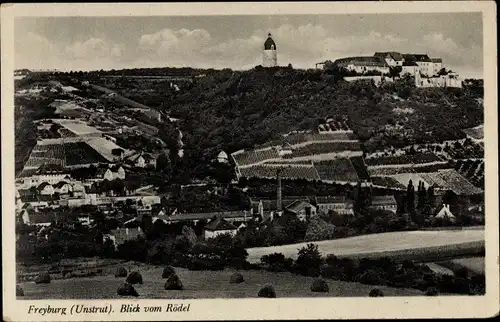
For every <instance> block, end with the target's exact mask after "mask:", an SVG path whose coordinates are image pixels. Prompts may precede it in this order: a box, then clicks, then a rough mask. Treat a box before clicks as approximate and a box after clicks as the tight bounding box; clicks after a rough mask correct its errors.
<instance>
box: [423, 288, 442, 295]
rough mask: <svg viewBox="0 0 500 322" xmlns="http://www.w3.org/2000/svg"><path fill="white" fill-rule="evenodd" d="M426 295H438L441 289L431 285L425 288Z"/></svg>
mask: <svg viewBox="0 0 500 322" xmlns="http://www.w3.org/2000/svg"><path fill="white" fill-rule="evenodd" d="M425 295H426V296H438V295H439V291H438V289H437V288H435V287H429V288H428V289H427V290H425Z"/></svg>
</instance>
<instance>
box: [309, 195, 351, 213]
mask: <svg viewBox="0 0 500 322" xmlns="http://www.w3.org/2000/svg"><path fill="white" fill-rule="evenodd" d="M316 205H317V207H318V211H319V212H322V213H328V212H329V211H330V210H331V211H334V212H336V213H337V214H339V215H350V216H352V215H354V210H353V204H352V201H350V200H348V199H347V198H346V197H344V196H326V197H316Z"/></svg>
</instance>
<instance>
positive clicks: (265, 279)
mask: <svg viewBox="0 0 500 322" xmlns="http://www.w3.org/2000/svg"><path fill="white" fill-rule="evenodd" d="M124 266H125V267H126V268H127V269H129V268H132V269H133V270H138V271H139V272H140V273H141V274H142V277H143V280H144V284H142V285H134V287H135V289H136V290H137V292H138V293H139V295H140V297H139V298H147V299H160V298H165V299H167V298H170V299H193V298H200V299H202V298H248V297H250V298H251V297H257V293H258V292H259V289H260V288H261V287H262V286H264V285H265V284H268V283H270V284H272V285H273V286H274V287H275V289H276V294H277V296H278V297H346V296H367V295H368V294H369V292H370V290H372V289H373V288H378V289H380V290H382V292H384V294H385V296H415V295H422V292H421V291H419V290H414V289H403V288H392V287H387V286H379V285H377V286H374V285H363V284H359V283H350V282H342V281H334V280H327V283H328V286H329V289H330V292H329V293H314V292H311V290H310V286H311V283H312V282H313V280H314V278H313V277H305V276H300V275H293V274H291V273H288V272H282V273H273V272H267V271H262V270H248V271H240V273H241V274H242V275H243V277H244V279H245V281H244V282H243V283H241V284H230V283H229V278H230V277H231V275H232V274H233V273H234V272H235V270H231V269H226V270H223V271H189V270H187V269H183V268H175V270H176V272H177V275H178V276H179V278H180V279H181V281H182V283H183V285H184V290H182V291H166V290H165V289H164V284H165V280H164V279H162V278H161V273H162V270H163V269H162V268H161V267H155V266H151V265H139V266H138V265H135V264H131V265H124ZM123 282H124V278H115V277H114V275H112V274H109V275H105V276H95V277H82V278H71V279H64V280H53V281H51V283H50V284H35V283H34V282H24V283H21V287H22V288H23V289H24V294H25V296H24V297H19V300H24V299H26V300H28V299H110V298H119V296H117V294H116V290H117V288H118V287H119V286H120V285H121V284H122V283H123Z"/></svg>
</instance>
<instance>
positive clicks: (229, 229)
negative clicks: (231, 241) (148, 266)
mask: <svg viewBox="0 0 500 322" xmlns="http://www.w3.org/2000/svg"><path fill="white" fill-rule="evenodd" d="M237 231H238V227H236V226H235V225H233V224H231V223H229V222H227V221H226V220H225V219H223V218H221V217H219V218H217V219H215V220H213V221H211V222H209V223H208V224H207V225H206V226H205V228H203V236H204V237H205V239H208V238H214V237H217V236H219V235H223V234H229V235H231V236H234V235H236V232H237Z"/></svg>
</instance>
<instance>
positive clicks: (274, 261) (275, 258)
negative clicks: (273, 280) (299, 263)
mask: <svg viewBox="0 0 500 322" xmlns="http://www.w3.org/2000/svg"><path fill="white" fill-rule="evenodd" d="M260 261H261V263H262V264H263V265H264V266H265V267H266V270H267V271H270V272H285V271H289V270H290V268H291V267H292V265H293V259H291V258H286V257H285V255H283V254H282V253H272V254H269V255H264V256H262V257H261V258H260Z"/></svg>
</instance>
